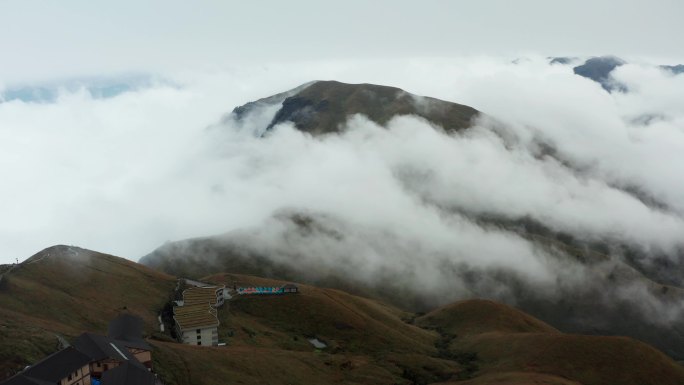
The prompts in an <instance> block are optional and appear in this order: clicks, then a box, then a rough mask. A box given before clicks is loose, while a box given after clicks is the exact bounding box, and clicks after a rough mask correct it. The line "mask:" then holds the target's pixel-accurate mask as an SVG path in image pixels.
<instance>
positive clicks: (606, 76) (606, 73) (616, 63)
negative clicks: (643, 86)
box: [549, 55, 684, 92]
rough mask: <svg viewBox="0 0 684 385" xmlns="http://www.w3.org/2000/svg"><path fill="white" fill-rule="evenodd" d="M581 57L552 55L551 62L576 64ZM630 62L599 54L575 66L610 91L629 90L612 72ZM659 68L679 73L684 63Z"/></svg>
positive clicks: (575, 71) (580, 73)
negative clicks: (613, 76) (612, 75)
mask: <svg viewBox="0 0 684 385" xmlns="http://www.w3.org/2000/svg"><path fill="white" fill-rule="evenodd" d="M578 60H579V59H578V58H574V57H564V56H559V57H550V58H549V64H563V65H569V64H574V63H575V62H577V61H578ZM625 64H628V63H627V61H625V60H623V59H621V58H619V57H616V56H609V55H608V56H598V57H592V58H589V59H587V60H585V61H584V62H583V63H582V64H580V65H577V66H575V67H573V71H574V73H575V74H576V75H579V76H582V77H585V78H587V79H591V80H593V81H595V82H597V83H598V84H600V85H601V87H602V88H603V89H604V90H606V91H608V92H615V91H620V92H627V91H628V90H627V86H626V85H624V84H621V83H619V82H617V81H616V80H615V79H613V78H612V77H611V73H612V72H613V70H615V69H616V68H618V67H620V66H623V65H625ZM658 68H660V69H663V70H665V71H668V72H670V73H672V74H673V75H678V74H682V73H684V64H677V65H660V66H658Z"/></svg>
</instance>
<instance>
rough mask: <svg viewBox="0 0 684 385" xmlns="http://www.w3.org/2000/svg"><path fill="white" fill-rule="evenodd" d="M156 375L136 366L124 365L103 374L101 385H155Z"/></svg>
mask: <svg viewBox="0 0 684 385" xmlns="http://www.w3.org/2000/svg"><path fill="white" fill-rule="evenodd" d="M155 380H156V378H155V376H154V374H152V373H150V372H148V371H147V370H145V369H142V368H140V367H139V366H136V365H131V364H129V363H124V364H122V365H119V366H117V367H116V368H114V369H111V370H108V371H106V372H104V373H103V374H102V380H101V381H100V385H120V384H126V385H154V383H155Z"/></svg>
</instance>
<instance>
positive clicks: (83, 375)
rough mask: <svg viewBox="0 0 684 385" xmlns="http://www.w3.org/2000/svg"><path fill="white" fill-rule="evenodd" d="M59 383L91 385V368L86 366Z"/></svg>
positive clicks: (61, 384) (65, 384) (64, 384)
mask: <svg viewBox="0 0 684 385" xmlns="http://www.w3.org/2000/svg"><path fill="white" fill-rule="evenodd" d="M69 377H71V378H69ZM59 383H60V385H90V367H89V366H88V365H86V366H84V367H82V368H79V369H78V370H76V371H75V372H74V373H71V375H70V376H67V377H65V378H62V380H61V381H60V382H59Z"/></svg>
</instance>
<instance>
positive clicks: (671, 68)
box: [660, 64, 684, 75]
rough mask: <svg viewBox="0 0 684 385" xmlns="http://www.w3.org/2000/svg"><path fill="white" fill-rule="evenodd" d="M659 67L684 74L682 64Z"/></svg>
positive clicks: (683, 65)
mask: <svg viewBox="0 0 684 385" xmlns="http://www.w3.org/2000/svg"><path fill="white" fill-rule="evenodd" d="M660 68H662V69H664V70H666V71H670V72H672V73H673V74H675V75H679V74H684V64H677V65H674V66H668V65H662V66H660Z"/></svg>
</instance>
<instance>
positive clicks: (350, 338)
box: [0, 246, 684, 385]
mask: <svg viewBox="0 0 684 385" xmlns="http://www.w3.org/2000/svg"><path fill="white" fill-rule="evenodd" d="M203 279H204V280H206V281H209V282H213V283H217V284H226V285H227V286H228V287H230V286H232V285H233V284H236V283H237V284H239V285H280V284H282V283H283V282H285V281H279V280H273V279H267V278H259V277H254V276H248V275H238V274H226V273H221V274H214V275H211V276H207V277H204V278H203ZM175 285H176V279H175V278H174V277H171V276H168V275H166V274H163V273H158V272H155V271H153V270H150V269H149V268H147V267H145V266H142V265H138V264H135V263H133V262H130V261H126V260H123V259H120V258H117V257H113V256H111V255H106V254H100V253H95V252H91V251H88V250H83V249H78V248H73V247H65V246H57V247H53V248H49V249H46V250H44V251H42V252H41V253H39V254H37V255H36V256H34V257H32V258H30V259H29V260H27V261H26V262H24V263H23V264H22V265H21V266H20V267H19V268H18V269H16V270H14V271H13V272H11V273H10V276H9V280H8V285H7V287H6V288H5V289H3V290H2V291H0V315H2V318H0V336H1V337H2V339H0V362H2V365H1V366H0V369H2V372H0V379H1V378H4V377H6V376H7V375H9V374H10V373H11V372H13V371H14V370H17V369H19V368H21V367H23V366H24V365H26V364H29V363H31V362H33V361H35V360H37V359H39V358H42V357H43V356H44V355H45V354H48V353H50V352H52V351H55V350H56V349H57V338H56V337H55V334H57V333H58V334H61V335H64V336H66V337H67V338H70V337H73V336H75V335H77V334H79V333H81V332H83V331H92V332H100V333H102V332H104V331H105V330H106V324H107V321H108V320H109V319H110V318H112V317H113V316H114V315H116V314H117V313H119V312H122V311H131V312H134V313H136V314H139V315H141V316H142V317H143V318H144V319H145V328H146V333H147V335H148V337H150V342H151V343H152V344H153V346H154V352H153V354H154V366H155V368H156V370H157V371H158V372H159V373H160V376H161V377H162V379H163V380H164V381H165V383H166V384H183V385H185V384H188V385H189V384H193V385H194V384H258V383H265V384H266V383H268V384H302V383H312V384H313V383H315V384H405V385H411V384H435V383H443V384H455V383H458V384H471V385H473V384H497V383H499V384H500V383H506V384H530V383H537V384H557V385H569V384H575V385H576V384H584V385H603V384H606V385H608V384H611V385H612V384H635V385H636V384H654V385H655V384H657V385H669V384H673V385H674V384H681V383H684V368H682V367H681V366H679V365H677V364H676V363H675V362H674V361H672V360H671V359H670V358H668V357H667V356H665V355H664V354H662V353H660V352H658V351H657V350H655V349H653V348H651V347H650V346H648V345H645V344H643V343H640V342H637V341H635V340H632V339H629V338H614V337H589V336H577V335H569V334H563V333H560V332H559V331H557V330H556V329H554V328H553V327H551V326H549V325H547V324H545V323H543V322H541V321H539V320H537V319H535V318H533V317H531V316H529V315H527V314H525V313H522V312H520V311H519V310H516V309H514V308H511V307H508V306H505V305H502V304H498V303H495V302H491V301H483V300H471V301H463V302H458V303H455V304H451V305H447V306H444V307H441V308H438V309H436V310H434V311H431V312H429V313H427V314H422V315H420V314H414V313H411V312H407V311H405V310H401V309H399V308H397V307H394V306H391V305H387V304H384V303H382V302H379V301H376V300H371V299H367V298H363V297H359V296H354V295H351V294H348V293H346V292H343V291H340V290H334V289H325V288H319V287H314V286H308V285H300V293H299V294H292V295H282V296H264V297H259V296H254V297H240V298H236V299H234V300H232V301H230V302H229V303H228V305H227V306H224V307H222V308H221V309H219V313H218V314H219V317H220V319H221V326H220V330H219V336H220V340H221V341H225V342H227V344H228V346H226V347H198V346H189V345H181V344H177V343H175V342H173V341H172V340H171V339H170V338H169V337H168V335H165V334H161V333H159V332H157V331H156V330H157V321H156V314H157V312H158V311H159V310H160V309H161V308H162V307H163V306H164V304H165V302H166V301H168V300H169V298H170V296H172V293H173V292H174V289H175ZM124 308H125V309H124ZM310 338H317V339H319V340H320V341H323V342H324V343H325V344H326V345H327V347H326V348H324V349H316V348H314V347H313V346H312V345H311V344H310V343H309V342H308V339H310Z"/></svg>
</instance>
